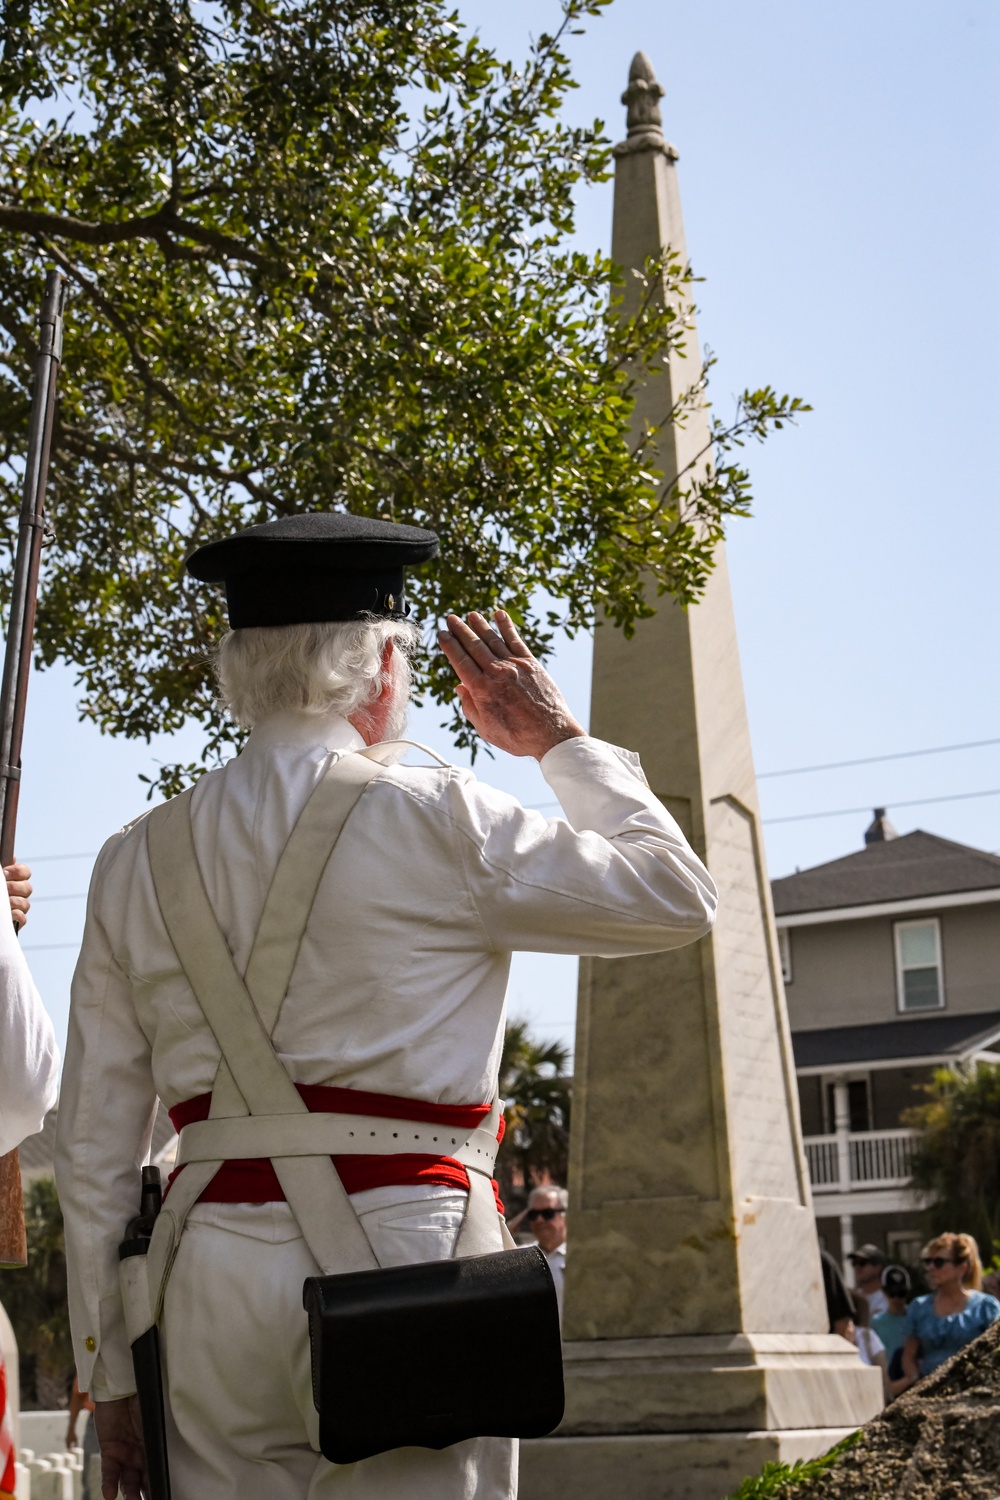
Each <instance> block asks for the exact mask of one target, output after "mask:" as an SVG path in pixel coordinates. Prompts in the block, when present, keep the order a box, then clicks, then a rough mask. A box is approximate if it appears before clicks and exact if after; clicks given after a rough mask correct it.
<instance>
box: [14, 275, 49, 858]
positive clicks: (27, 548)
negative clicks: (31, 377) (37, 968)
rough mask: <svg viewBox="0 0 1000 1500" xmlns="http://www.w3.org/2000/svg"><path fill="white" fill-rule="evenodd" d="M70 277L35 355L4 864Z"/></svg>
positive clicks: (18, 563) (17, 573)
mask: <svg viewBox="0 0 1000 1500" xmlns="http://www.w3.org/2000/svg"><path fill="white" fill-rule="evenodd" d="M64 291H65V280H64V278H63V275H62V273H61V272H60V271H55V270H53V271H50V272H49V274H48V277H47V279H46V282H45V300H44V302H43V303H42V317H41V327H40V330H39V339H38V354H37V357H36V359H35V383H34V399H33V401H32V405H31V424H30V427H29V429H28V455H27V460H26V462H25V466H24V496H23V499H22V502H21V518H20V524H19V529H18V537H17V554H16V557H15V560H14V580H13V584H12V586H11V596H10V613H9V616H8V620H7V649H6V652H5V654H4V663H3V679H2V684H0V865H3V866H6V865H9V864H10V863H11V861H12V860H13V858H14V833H15V828H16V824H17V803H18V791H19V788H20V781H21V742H22V739H23V737H24V711H25V705H26V703H27V698H28V679H29V676H30V674H31V648H32V641H33V639H34V633H35V603H36V600H37V597H38V570H39V566H40V563H41V555H42V536H43V532H44V527H45V486H46V483H47V481H48V476H49V454H50V451H51V448H52V424H53V420H54V418H55V408H56V380H57V379H58V376H59V365H60V361H61V359H62V331H63V323H62V307H63V298H64Z"/></svg>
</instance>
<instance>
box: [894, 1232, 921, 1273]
mask: <svg viewBox="0 0 1000 1500" xmlns="http://www.w3.org/2000/svg"><path fill="white" fill-rule="evenodd" d="M886 1242H887V1248H888V1251H889V1259H890V1261H892V1262H893V1263H894V1264H895V1265H898V1266H915V1265H917V1264H918V1263H919V1261H920V1253H921V1250H922V1249H923V1245H924V1236H923V1235H922V1234H920V1233H918V1231H917V1230H915V1229H891V1230H890V1231H889V1233H888V1234H887V1235H886Z"/></svg>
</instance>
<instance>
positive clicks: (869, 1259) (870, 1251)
mask: <svg viewBox="0 0 1000 1500" xmlns="http://www.w3.org/2000/svg"><path fill="white" fill-rule="evenodd" d="M847 1259H848V1260H849V1261H850V1263H851V1265H852V1266H853V1268H854V1284H855V1286H856V1287H857V1288H858V1290H859V1291H861V1292H864V1294H865V1296H866V1297H867V1298H868V1308H869V1311H870V1312H871V1315H872V1317H875V1315H876V1314H877V1313H884V1312H886V1311H887V1310H888V1307H889V1299H888V1297H887V1296H886V1294H885V1292H884V1291H883V1290H882V1268H883V1266H884V1265H885V1262H886V1256H885V1254H884V1252H883V1251H881V1250H880V1249H879V1247H878V1246H877V1245H861V1246H860V1247H859V1248H858V1249H857V1250H852V1251H851V1253H850V1255H849V1256H848V1257H847Z"/></svg>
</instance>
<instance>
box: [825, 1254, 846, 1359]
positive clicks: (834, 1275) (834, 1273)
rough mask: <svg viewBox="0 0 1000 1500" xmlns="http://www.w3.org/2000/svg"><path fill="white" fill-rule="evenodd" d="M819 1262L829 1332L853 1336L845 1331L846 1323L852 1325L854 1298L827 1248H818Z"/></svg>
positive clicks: (842, 1336)
mask: <svg viewBox="0 0 1000 1500" xmlns="http://www.w3.org/2000/svg"><path fill="white" fill-rule="evenodd" d="M819 1258H820V1263H821V1265H822V1268H823V1294H824V1296H825V1297H826V1315H827V1317H828V1318H829V1320H830V1332H831V1333H839V1334H840V1336H841V1338H845V1339H846V1338H850V1341H851V1342H852V1343H853V1342H854V1340H853V1337H851V1336H850V1335H849V1334H848V1332H847V1327H848V1324H850V1325H851V1326H852V1327H853V1326H854V1298H853V1297H852V1296H851V1294H850V1292H849V1291H848V1290H847V1287H846V1286H845V1284H844V1277H843V1274H842V1273H841V1269H840V1267H839V1266H838V1265H837V1262H836V1261H835V1260H834V1258H833V1256H832V1255H831V1254H830V1252H829V1250H822V1249H821V1250H820V1252H819Z"/></svg>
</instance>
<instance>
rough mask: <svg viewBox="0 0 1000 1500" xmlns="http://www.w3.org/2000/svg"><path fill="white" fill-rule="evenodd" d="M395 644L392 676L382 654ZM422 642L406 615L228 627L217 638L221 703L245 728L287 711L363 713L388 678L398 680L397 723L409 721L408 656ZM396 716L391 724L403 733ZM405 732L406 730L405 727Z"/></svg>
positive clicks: (346, 714)
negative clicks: (384, 664) (331, 621)
mask: <svg viewBox="0 0 1000 1500" xmlns="http://www.w3.org/2000/svg"><path fill="white" fill-rule="evenodd" d="M389 641H392V642H393V644H394V645H395V647H396V650H395V651H394V652H393V657H392V667H391V668H390V675H389V677H388V679H387V675H386V673H385V672H384V671H383V669H382V655H383V652H384V650H385V647H386V645H387V643H388V642H389ZM416 644H417V632H416V629H415V628H414V626H412V625H411V624H409V622H408V621H405V620H378V619H367V620H345V621H337V622H334V623H327V624H319V625H261V626H253V627H251V628H249V629H243V630H230V631H229V632H228V634H226V635H224V636H223V638H222V640H221V641H220V642H219V646H218V650H217V652H216V657H215V675H216V678H217V680H218V684H219V697H218V702H219V706H220V708H223V709H225V711H226V712H227V713H228V714H229V716H230V717H231V718H232V719H235V721H236V723H237V724H239V725H240V727H241V728H243V729H252V728H253V726H254V725H255V724H257V723H259V722H260V720H261V719H264V718H266V717H267V715H268V714H273V713H279V712H280V711H281V710H287V709H298V710H299V711H300V712H304V713H310V714H317V715H320V714H322V715H326V714H333V713H337V714H342V715H343V717H344V718H345V719H346V718H348V717H349V716H350V715H352V714H361V715H363V714H364V711H365V709H366V708H367V707H368V706H369V705H370V704H372V703H374V702H375V701H376V699H377V698H378V696H379V694H380V693H381V692H382V690H383V688H384V687H385V685H386V682H387V680H393V679H395V682H396V692H395V699H396V702H397V710H398V711H397V714H396V721H401V724H402V725H405V721H406V705H407V701H408V699H409V695H410V656H411V655H412V653H413V650H414V648H415V646H416ZM396 721H394V722H393V724H392V725H391V726H390V728H392V729H393V731H394V732H393V733H388V734H386V736H385V738H387V739H392V738H395V737H397V736H396V733H395V730H396ZM400 732H401V730H400Z"/></svg>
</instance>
